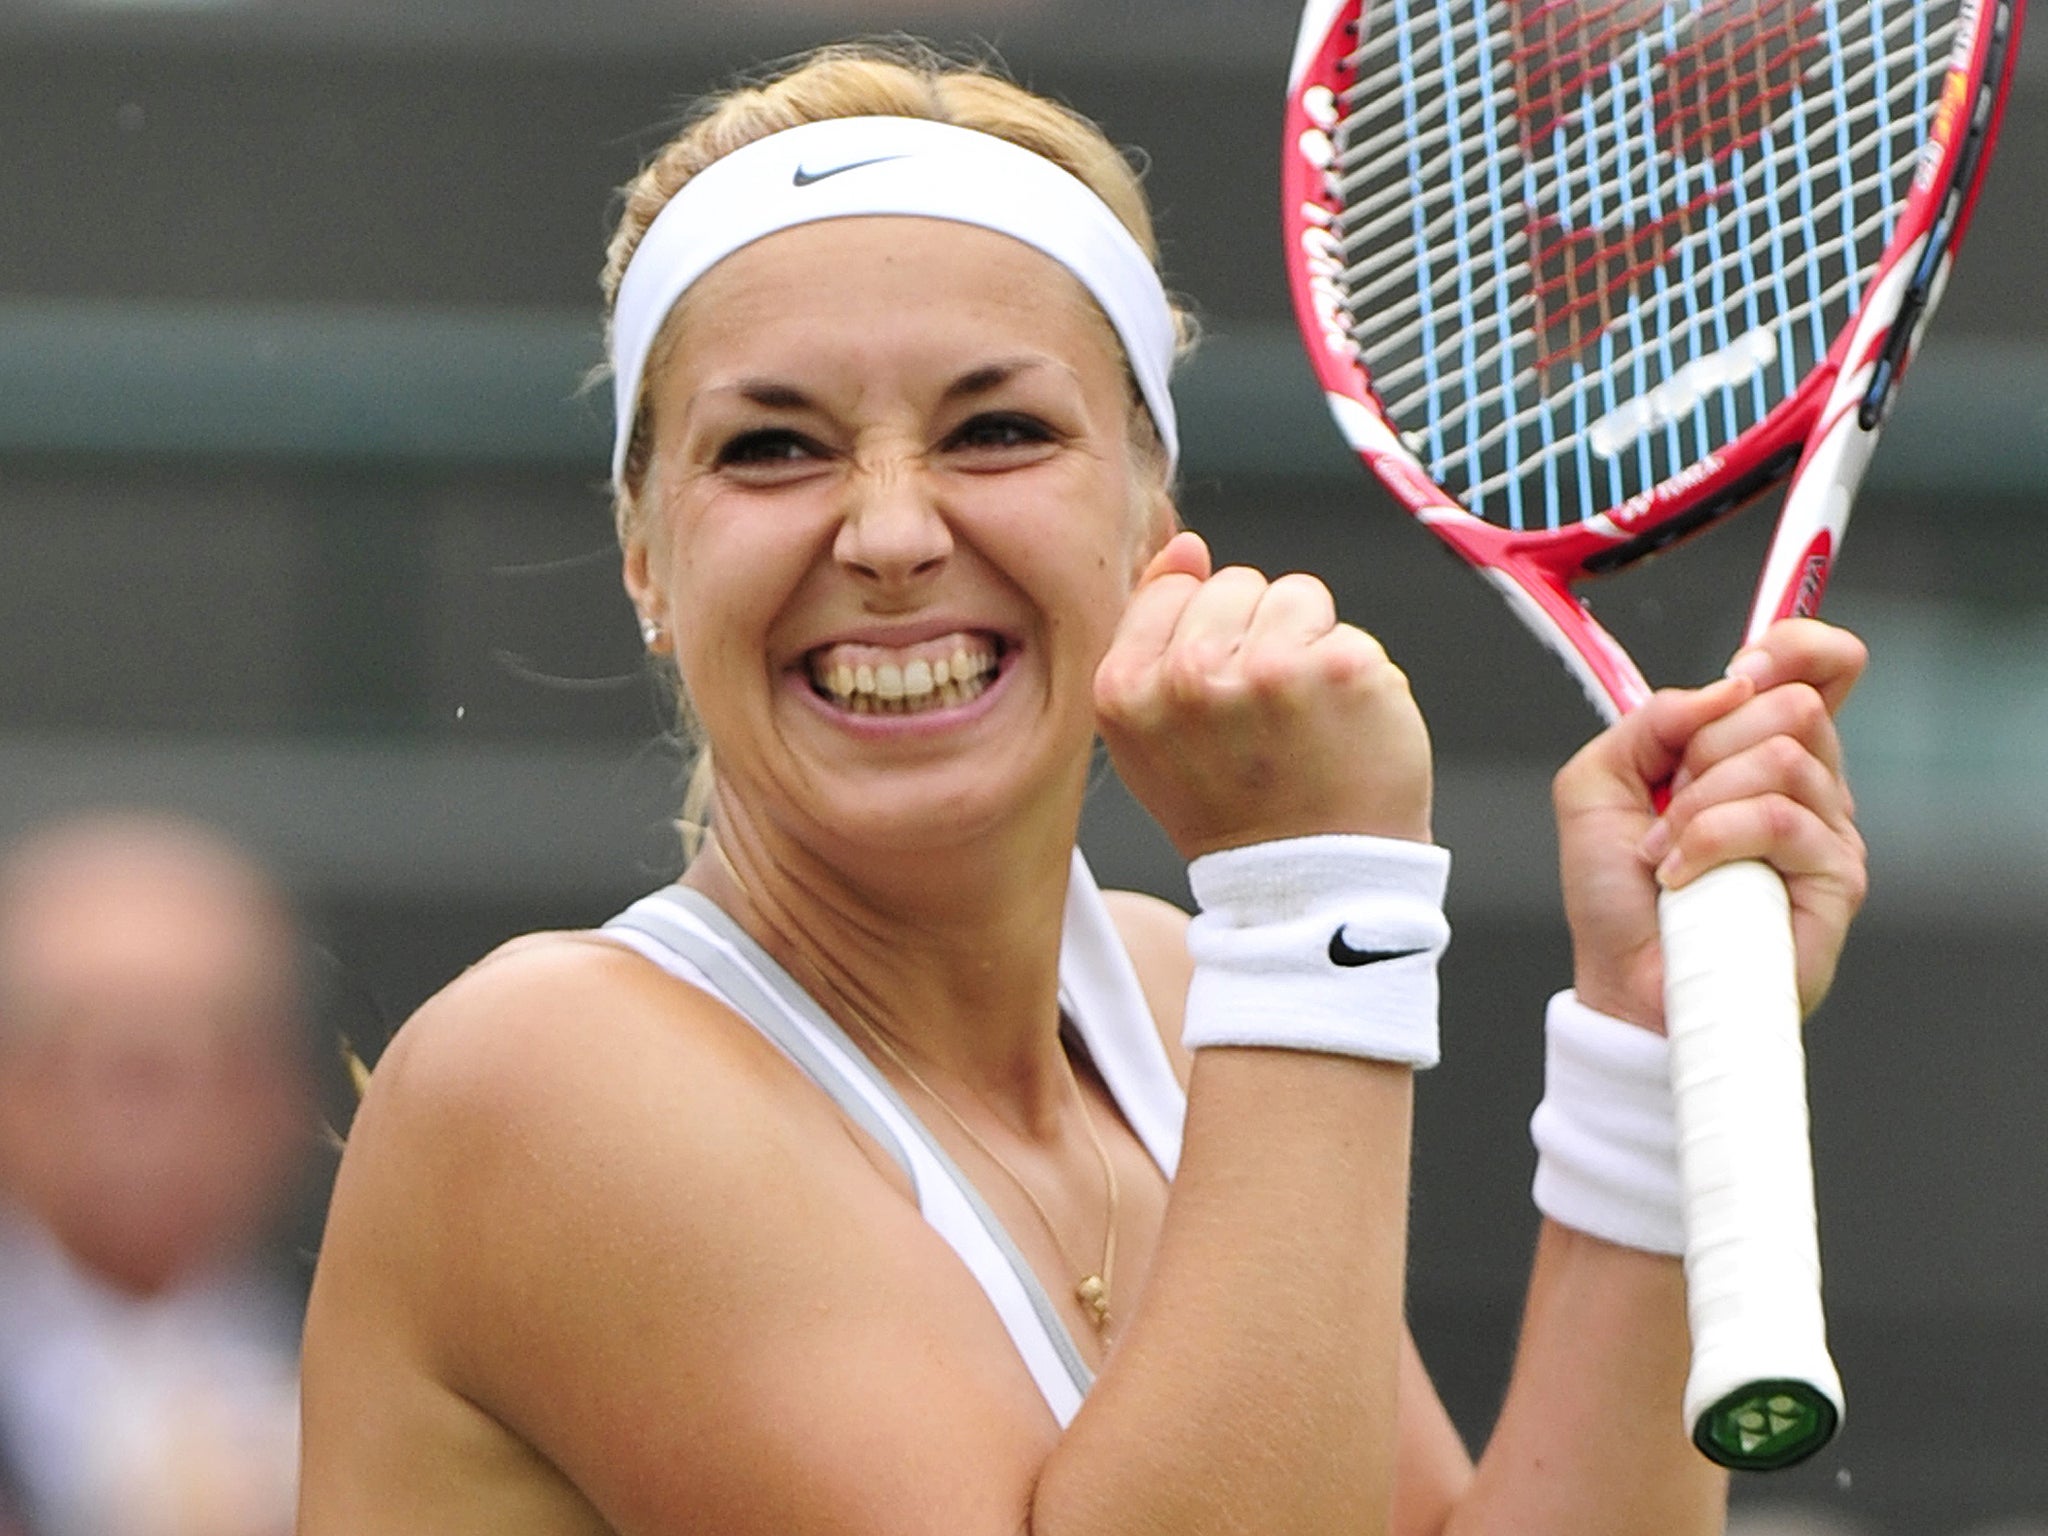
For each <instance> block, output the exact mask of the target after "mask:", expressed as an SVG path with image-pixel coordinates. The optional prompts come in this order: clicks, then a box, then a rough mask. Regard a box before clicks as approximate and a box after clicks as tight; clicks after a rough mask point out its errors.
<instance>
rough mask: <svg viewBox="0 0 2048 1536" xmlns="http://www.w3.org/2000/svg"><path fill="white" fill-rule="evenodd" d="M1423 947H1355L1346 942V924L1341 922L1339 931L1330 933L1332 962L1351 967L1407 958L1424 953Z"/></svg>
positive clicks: (1338, 927)
mask: <svg viewBox="0 0 2048 1536" xmlns="http://www.w3.org/2000/svg"><path fill="white" fill-rule="evenodd" d="M1423 952H1424V951H1423V949H1419V948H1418V949H1353V948H1352V947H1351V946H1350V945H1349V944H1347V943H1345V942H1344V925H1343V924H1342V923H1339V924H1338V925H1337V931H1336V932H1335V933H1333V934H1331V935H1330V964H1332V965H1341V966H1345V967H1347V968H1348V967H1351V966H1355V965H1378V964H1379V963H1380V962H1381V961H1382V960H1405V959H1407V958H1408V956H1410V955H1419V954H1422V953H1423Z"/></svg>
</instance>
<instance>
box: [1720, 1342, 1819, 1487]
mask: <svg viewBox="0 0 2048 1536" xmlns="http://www.w3.org/2000/svg"><path fill="white" fill-rule="evenodd" d="M1811 1374H1812V1375H1813V1376H1814V1377H1815V1378H1817V1379H1814V1380H1806V1379H1802V1378H1798V1377H1785V1376H1777V1377H1761V1378H1758V1379H1755V1380H1750V1381H1744V1382H1742V1383H1741V1384H1740V1385H1738V1386H1736V1387H1735V1388H1734V1389H1733V1390H1731V1391H1727V1392H1724V1393H1722V1394H1721V1395H1719V1396H1718V1397H1715V1398H1713V1399H1712V1400H1711V1401H1710V1402H1708V1403H1707V1404H1706V1405H1705V1406H1704V1407H1702V1408H1699V1409H1697V1410H1695V1409H1694V1408H1693V1406H1692V1405H1693V1394H1694V1391H1695V1384H1696V1383H1697V1381H1698V1372H1695V1373H1694V1383H1688V1385H1687V1390H1686V1404H1687V1413H1686V1418H1687V1420H1688V1421H1689V1422H1690V1423H1691V1425H1692V1443H1693V1444H1694V1446H1696V1447H1697V1448H1698V1449H1699V1452H1700V1454H1701V1455H1703V1456H1705V1457H1706V1458H1707V1459H1708V1460H1709V1461H1712V1462H1716V1463H1718V1464H1719V1465H1721V1466H1724V1467H1728V1468H1731V1469H1732V1470H1734V1471H1737V1472H1776V1471H1780V1470H1782V1469H1783V1468H1786V1467H1795V1466H1797V1465H1799V1463H1800V1462H1802V1461H1805V1460H1806V1459H1807V1458H1808V1457H1810V1456H1812V1455H1813V1454H1814V1453H1815V1452H1817V1451H1819V1450H1820V1449H1821V1447H1823V1446H1825V1445H1826V1444H1827V1443H1828V1442H1829V1441H1830V1440H1832V1439H1834V1437H1835V1431H1836V1430H1837V1429H1839V1428H1840V1427H1841V1423H1842V1383H1841V1379H1840V1378H1839V1377H1838V1376H1837V1375H1836V1374H1835V1371H1834V1368H1833V1367H1832V1366H1831V1365H1828V1364H1827V1363H1826V1362H1825V1361H1824V1362H1822V1369H1820V1370H1818V1371H1815V1372H1813V1373H1811Z"/></svg>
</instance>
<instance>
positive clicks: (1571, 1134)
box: [1529, 991, 1685, 1254]
mask: <svg viewBox="0 0 2048 1536" xmlns="http://www.w3.org/2000/svg"><path fill="white" fill-rule="evenodd" d="M1543 1026H1544V1039H1545V1042H1546V1049H1545V1052H1544V1062H1543V1102H1542V1103H1541V1104H1539V1105H1537V1106H1536V1113H1535V1115H1534V1116H1532V1117H1531V1119H1530V1121H1529V1135H1530V1137H1531V1139H1532V1140H1534V1141H1535V1143H1536V1186H1535V1189H1534V1191H1533V1193H1534V1195H1535V1198H1536V1208H1537V1209H1538V1210H1540V1211H1541V1212H1543V1214H1544V1215H1546V1216H1548V1217H1549V1218H1550V1219H1551V1220H1552V1221H1557V1222H1562V1223H1563V1224H1564V1225H1565V1226H1568V1227H1573V1228H1576V1229H1577V1230H1579V1231H1581V1232H1586V1233H1590V1234H1591V1235H1592V1236H1594V1237H1598V1238H1604V1239H1605V1240H1606V1241H1608V1242H1610V1243H1619V1244H1621V1245H1622V1246H1623V1247H1625V1248H1640V1249H1642V1250H1644V1251H1645V1252H1648V1253H1669V1254H1680V1253H1684V1252H1685V1221H1684V1218H1683V1216H1682V1214H1681V1209H1682V1207H1681V1201H1680V1198H1679V1185H1678V1123H1677V1119H1676V1116H1675V1113H1674V1111H1673V1108H1672V1098H1671V1069H1670V1061H1671V1049H1670V1046H1669V1044H1668V1043H1667V1042H1666V1041H1665V1039H1664V1037H1663V1036H1662V1035H1659V1034H1653V1033H1652V1032H1651V1031H1649V1030H1647V1029H1640V1028H1638V1027H1637V1026H1635V1025H1633V1024H1630V1023H1628V1022H1627V1021H1626V1020H1623V1019H1616V1018H1610V1017H1609V1016H1608V1015H1606V1014H1604V1013H1596V1012H1595V1011H1594V1010H1593V1009H1591V1008H1588V1007H1587V1006H1586V1005H1585V1004H1584V1003H1582V1002H1580V1001H1579V999H1578V995H1577V994H1576V993H1573V992H1569V991H1567V992H1560V993H1558V994H1557V996H1555V997H1553V998H1552V999H1551V1000H1550V1008H1549V1011H1548V1012H1547V1013H1546V1015H1545V1016H1544V1021H1543Z"/></svg>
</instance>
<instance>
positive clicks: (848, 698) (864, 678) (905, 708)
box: [805, 632, 1004, 715]
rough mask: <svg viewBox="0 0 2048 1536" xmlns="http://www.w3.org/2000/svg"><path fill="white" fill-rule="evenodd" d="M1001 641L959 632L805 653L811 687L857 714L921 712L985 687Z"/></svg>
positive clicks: (955, 704)
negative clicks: (907, 642) (909, 641)
mask: <svg viewBox="0 0 2048 1536" xmlns="http://www.w3.org/2000/svg"><path fill="white" fill-rule="evenodd" d="M1003 650H1004V644H1003V642H1002V641H1001V640H1000V639H998V638H997V637H996V636H994V635H989V634H968V633H964V632H963V633H957V634H951V635H942V636H940V637H939V638H938V639H936V640H927V641H924V642H921V643H920V644H917V645H905V646H888V645H828V646H824V647H821V648H820V649H818V650H816V651H813V652H811V654H810V655H809V656H808V657H806V658H805V665H806V668H807V669H808V671H809V674H810V680H811V689H812V691H813V692H814V693H816V694H817V695H818V697H820V698H821V699H824V700H825V701H826V702H827V703H830V704H833V705H836V706H837V707H838V708H840V709H843V710H846V711H847V712H848V713H850V714H856V715H921V714H927V713H930V712H932V711H934V710H941V709H957V708H959V707H960V706H961V705H963V704H970V703H972V702H973V701H974V700H976V699H978V698H980V697H981V695H982V694H983V693H985V692H986V691H987V690H988V686H989V684H990V683H992V682H994V681H995V678H996V672H997V670H998V668H999V667H1000V666H1001V663H1002V657H1003Z"/></svg>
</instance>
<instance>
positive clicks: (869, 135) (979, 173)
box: [612, 117, 1180, 486]
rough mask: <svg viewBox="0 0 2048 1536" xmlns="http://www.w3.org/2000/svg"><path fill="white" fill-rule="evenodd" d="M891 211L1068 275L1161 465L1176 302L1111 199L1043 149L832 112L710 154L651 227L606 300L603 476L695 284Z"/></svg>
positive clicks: (920, 122)
mask: <svg viewBox="0 0 2048 1536" xmlns="http://www.w3.org/2000/svg"><path fill="white" fill-rule="evenodd" d="M892 214H893V215H907V216H912V217H917V218H927V219H945V220H948V221H950V222H952V223H955V224H974V225H979V226H980V227H981V228H983V229H992V230H994V231H996V232H997V233H998V234H1004V235H1009V236H1010V237H1011V238H1012V239H1016V240H1021V241H1023V242H1024V243H1025V244H1026V245H1029V246H1031V247H1033V248H1034V249H1036V250H1039V251H1043V252H1044V253H1045V254H1046V255H1048V256H1050V257H1051V258H1052V259H1053V260H1054V261H1056V262H1058V263H1059V264H1060V265H1061V266H1063V267H1065V268H1066V269H1067V270H1068V271H1069V272H1071V273H1073V274H1074V276H1075V277H1076V278H1078V279H1079V280H1080V282H1081V285H1082V286H1083V287H1085V288H1086V289H1087V290H1088V291H1089V293H1090V294H1092V295H1093V296H1094V298H1095V302H1096V303H1097V304H1099V305H1101V306H1102V311H1103V313H1104V314H1105V315H1107V316H1108V317H1109V323H1110V324H1111V326H1113V327H1114V328H1115V330H1116V333H1117V337H1118V339H1119V340H1121V341H1122V342H1123V348H1124V355H1125V356H1126V357H1127V358H1128V359H1129V360H1130V366H1131V372H1132V374H1133V375H1135V376H1136V378H1137V381H1138V392H1139V394H1140V395H1142V396H1143V397H1144V401H1145V406H1146V409H1147V410H1149V411H1150V412H1151V415H1152V422H1153V425H1154V427H1155V428H1156V429H1157V430H1158V433H1159V440H1160V442H1161V443H1162V444H1163V445H1164V447H1165V449H1166V457H1167V463H1168V465H1169V466H1171V465H1173V464H1175V463H1177V462H1178V461H1179V458H1180V440H1179V434H1178V433H1177V431H1176V430H1175V427H1174V417H1173V397H1172V395H1171V394H1170V393H1169V392H1168V389H1167V375H1168V374H1169V373H1170V372H1171V371H1172V368H1173V354H1174V342H1175V337H1174V325H1173V310H1172V308H1171V307H1170V306H1169V305H1168V304H1167V301H1166V290H1165V289H1164V288H1162V287H1161V286H1160V283H1159V275H1158V273H1156V272H1155V271H1153V269H1152V263H1151V262H1150V261H1149V260H1147V259H1146V256H1145V253H1144V251H1143V250H1142V249H1140V248H1139V245H1138V242H1137V241H1136V240H1135V239H1133V238H1132V237H1131V233H1130V231H1129V230H1127V229H1125V228H1124V226H1123V224H1122V222H1121V221H1119V220H1118V218H1117V216H1116V215H1115V214H1113V213H1111V212H1110V211H1109V206H1108V204H1106V203H1104V202H1103V201H1102V199H1101V198H1099V197H1097V196H1096V195H1095V194H1094V193H1093V192H1091V191H1089V190H1088V188H1087V186H1085V185H1084V184H1083V183H1082V182H1081V181H1080V180H1079V179H1077V178H1076V177H1073V176H1071V175H1069V174H1068V173H1067V172H1065V171H1063V170H1061V169H1060V168H1059V167H1058V166H1057V165H1054V164H1053V163H1052V162H1051V161H1050V160H1047V159H1046V158H1045V157H1044V156H1042V155H1037V154H1034V153H1032V152H1031V151H1030V150H1028V149H1025V148H1023V147H1022V146H1020V145H1016V144H1012V143H1010V142H1009V141H1008V140H1007V139H999V138H997V137H996V136H995V135H993V134H987V133H978V132H976V131H975V130H973V129H971V128H957V127H954V126H953V125H952V124H950V123H935V122H929V121H926V120H924V119H921V118H907V117H841V118H832V119H828V120H826V121H824V122H818V123H805V124H803V125H802V126H800V127H796V128H788V129H784V130H783V131H782V132H780V133H775V134H771V135H769V136H768V137H767V138H765V139H756V140H755V141H754V142H753V143H751V144H748V145H746V146H745V147H744V148H741V149H738V150H735V151H734V152H733V153H731V154H729V155H726V156H724V157H723V158H721V159H719V160H715V161H713V162H712V163H711V164H710V165H708V166H706V167H705V168H704V169H703V170H701V171H699V172H698V173H697V174H696V175H695V176H693V177H691V178H690V180H689V181H687V182H686V183H684V185H683V189H682V190H681V191H680V192H678V193H677V194H676V195H675V196H674V197H673V198H671V199H669V203H668V206H667V207H665V208H663V209H662V210H661V212H660V213H659V214H658V215H657V216H656V217H655V220H654V222H653V224H651V225H650V226H649V227H648V230H647V233H646V235H645V236H643V237H642V239H641V241H640V244H639V246H638V248H637V249H635V251H634V252H633V259H632V260H631V261H630V262H628V263H627V264H626V274H625V276H624V277H623V278H621V279H620V281H619V293H618V299H617V301H616V303H615V304H614V305H613V309H612V400H613V407H614V410H615V413H616V415H615V419H616V421H617V429H616V431H617V436H616V440H615V442H614V444H613V447H612V483H613V485H614V486H621V484H622V482H623V479H624V476H625V467H626V446H627V444H628V442H629V441H630V440H631V439H632V435H633V423H634V419H635V417H636V415H637V414H638V410H639V401H640V381H641V376H642V375H643V373H644V372H645V371H646V368H647V353H648V349H649V348H651V347H652V346H653V345H654V338H655V336H656V335H657V334H658V333H659V332H660V330H661V327H662V323H663V322H664V321H665V320H667V318H668V315H669V311H670V310H672V309H674V308H675V306H676V301H677V300H679V299H680V298H682V296H683V293H684V291H685V290H687V289H688V288H689V286H690V285H691V284H692V283H694V282H696V281H697V279H699V278H700V277H702V276H703V275H704V274H705V273H706V272H708V271H710V270H711V268H713V267H714V266H716V265H717V264H718V263H719V262H721V261H723V260H724V259H725V258H726V257H728V256H730V255H731V254H732V253H733V252H734V251H737V250H739V249H740V248H741V247H742V246H747V245H751V244H753V243H754V242H755V241H756V240H759V239H762V238H763V237H764V236H767V235H772V234H774V233H776V232H777V231H778V230H784V229H789V228H792V227H793V226H795V225H798V224H814V223H817V222H818V221H820V220H823V219H848V218H862V217H867V216H870V215H892Z"/></svg>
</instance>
